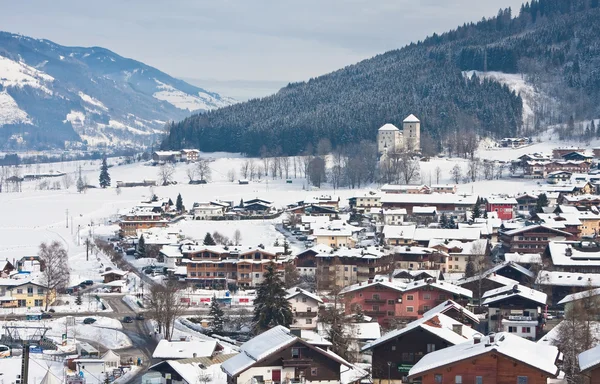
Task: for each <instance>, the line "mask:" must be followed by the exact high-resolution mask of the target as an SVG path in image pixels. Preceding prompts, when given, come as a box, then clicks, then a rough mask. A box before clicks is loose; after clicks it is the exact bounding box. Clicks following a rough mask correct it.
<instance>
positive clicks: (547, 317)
mask: <svg viewBox="0 0 600 384" xmlns="http://www.w3.org/2000/svg"><path fill="white" fill-rule="evenodd" d="M552 319H554V316H552V315H551V314H549V313H546V320H552Z"/></svg>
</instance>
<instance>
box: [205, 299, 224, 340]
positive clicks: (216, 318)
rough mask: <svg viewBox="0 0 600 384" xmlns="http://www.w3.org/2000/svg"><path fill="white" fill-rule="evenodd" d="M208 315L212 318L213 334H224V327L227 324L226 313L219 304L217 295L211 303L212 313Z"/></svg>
mask: <svg viewBox="0 0 600 384" xmlns="http://www.w3.org/2000/svg"><path fill="white" fill-rule="evenodd" d="M208 314H209V316H211V317H212V326H211V328H212V330H213V332H215V333H222V332H223V325H224V324H225V313H224V312H223V309H222V308H221V306H220V305H219V303H218V302H217V295H214V296H213V299H212V301H211V302H210V311H209V312H208Z"/></svg>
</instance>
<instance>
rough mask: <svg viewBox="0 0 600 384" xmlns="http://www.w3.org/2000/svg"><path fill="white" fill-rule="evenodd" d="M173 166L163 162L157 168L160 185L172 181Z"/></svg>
mask: <svg viewBox="0 0 600 384" xmlns="http://www.w3.org/2000/svg"><path fill="white" fill-rule="evenodd" d="M174 174H175V167H174V166H173V165H172V164H163V165H161V166H160V167H159V168H158V179H159V180H160V182H161V184H162V185H169V184H170V183H171V182H172V181H173V175H174Z"/></svg>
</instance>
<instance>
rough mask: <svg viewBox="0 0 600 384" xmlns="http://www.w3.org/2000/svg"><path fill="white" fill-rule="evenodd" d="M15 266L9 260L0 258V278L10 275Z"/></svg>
mask: <svg viewBox="0 0 600 384" xmlns="http://www.w3.org/2000/svg"><path fill="white" fill-rule="evenodd" d="M14 270H15V267H14V266H13V265H12V263H11V262H10V261H8V260H0V278H3V277H8V275H10V273H11V272H12V271H14Z"/></svg>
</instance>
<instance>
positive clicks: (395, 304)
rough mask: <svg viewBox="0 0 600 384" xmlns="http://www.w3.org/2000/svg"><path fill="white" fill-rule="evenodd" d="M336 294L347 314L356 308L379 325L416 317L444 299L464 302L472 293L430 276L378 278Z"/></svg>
mask: <svg viewBox="0 0 600 384" xmlns="http://www.w3.org/2000/svg"><path fill="white" fill-rule="evenodd" d="M340 295H342V296H343V297H344V301H345V304H346V305H345V309H346V313H347V314H350V313H354V311H355V310H356V308H358V307H360V308H362V310H363V311H364V313H365V314H366V315H367V316H371V317H374V318H377V321H378V322H379V323H380V324H390V323H391V322H392V320H414V319H418V318H420V317H422V316H423V314H424V313H425V312H427V311H429V310H430V309H431V308H433V307H435V306H437V305H439V304H441V303H442V302H445V301H446V300H448V299H454V300H455V301H458V302H460V301H462V302H465V301H466V300H468V299H470V298H471V297H472V292H471V291H469V290H468V289H464V288H461V287H458V286H456V285H453V284H450V283H446V282H442V281H434V280H433V279H426V280H419V281H414V282H411V283H408V284H397V283H394V282H390V281H385V280H383V281H381V280H379V281H373V282H371V283H366V284H361V283H359V284H355V285H352V286H349V287H346V288H344V289H343V290H342V291H341V292H340Z"/></svg>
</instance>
